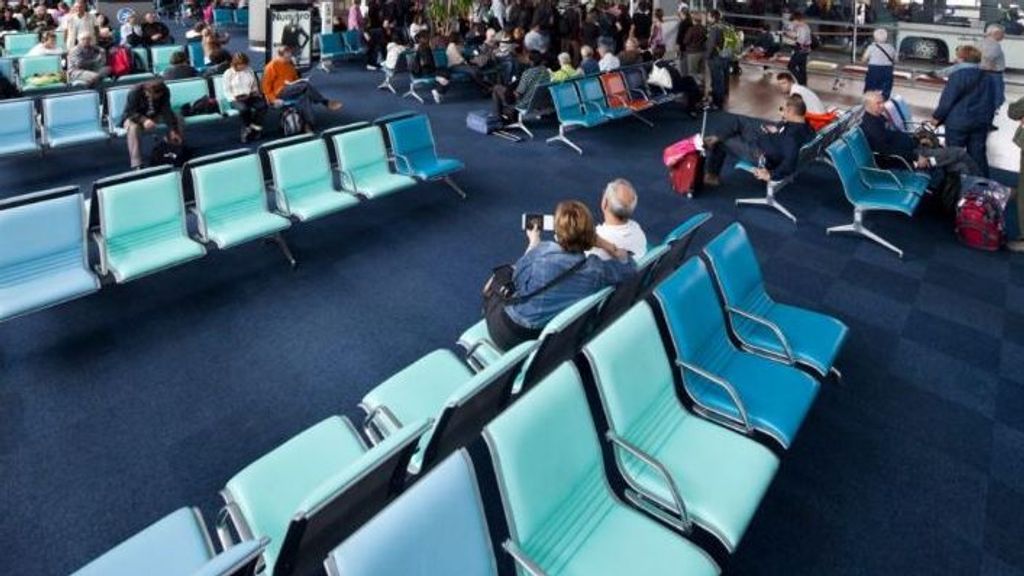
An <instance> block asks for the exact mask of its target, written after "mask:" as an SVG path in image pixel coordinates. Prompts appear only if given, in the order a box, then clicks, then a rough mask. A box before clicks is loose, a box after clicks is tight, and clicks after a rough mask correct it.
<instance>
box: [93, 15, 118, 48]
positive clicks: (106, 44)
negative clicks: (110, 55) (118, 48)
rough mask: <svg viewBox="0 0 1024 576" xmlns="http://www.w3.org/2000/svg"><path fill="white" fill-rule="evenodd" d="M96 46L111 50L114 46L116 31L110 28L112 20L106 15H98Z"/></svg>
mask: <svg viewBox="0 0 1024 576" xmlns="http://www.w3.org/2000/svg"><path fill="white" fill-rule="evenodd" d="M96 45H97V46H99V47H100V48H103V49H104V50H109V49H110V47H112V46H113V45H114V29H113V28H111V27H110V19H109V18H107V17H106V15H104V14H97V15H96Z"/></svg>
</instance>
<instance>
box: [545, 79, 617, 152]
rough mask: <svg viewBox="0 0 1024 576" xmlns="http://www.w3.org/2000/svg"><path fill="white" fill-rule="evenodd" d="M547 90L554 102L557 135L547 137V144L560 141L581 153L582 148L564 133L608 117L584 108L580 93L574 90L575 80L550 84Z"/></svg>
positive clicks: (591, 124)
mask: <svg viewBox="0 0 1024 576" xmlns="http://www.w3.org/2000/svg"><path fill="white" fill-rule="evenodd" d="M548 90H549V91H550V92H551V99H552V100H553V101H554V103H555V114H556V115H557V116H558V135H557V136H552V137H551V138H548V139H547V142H548V144H550V143H552V142H561V143H563V144H565V145H566V146H568V147H570V148H572V149H573V150H575V151H576V152H577V153H579V154H583V149H582V148H580V147H579V146H577V145H576V144H575V143H573V142H572V141H571V140H569V138H567V137H566V135H565V133H566V132H567V131H568V130H570V129H572V128H576V127H583V128H591V127H593V126H598V125H600V124H604V123H605V122H607V121H608V117H607V116H605V115H604V114H601V113H600V112H599V111H597V110H585V109H584V107H583V103H582V102H581V101H580V95H579V94H578V93H577V92H576V83H575V82H562V83H559V84H550V85H549V86H548Z"/></svg>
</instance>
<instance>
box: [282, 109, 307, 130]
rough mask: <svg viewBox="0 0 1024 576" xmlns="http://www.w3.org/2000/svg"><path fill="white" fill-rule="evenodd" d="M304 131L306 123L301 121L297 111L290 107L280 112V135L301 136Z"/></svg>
mask: <svg viewBox="0 0 1024 576" xmlns="http://www.w3.org/2000/svg"><path fill="white" fill-rule="evenodd" d="M305 129H306V123H305V122H303V121H302V116H301V115H300V114H299V111H298V110H296V109H295V108H290V107H289V108H285V109H284V110H281V133H282V134H283V135H285V136H295V135H296V134H301V133H302V131H303V130H305Z"/></svg>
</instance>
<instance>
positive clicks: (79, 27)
mask: <svg viewBox="0 0 1024 576" xmlns="http://www.w3.org/2000/svg"><path fill="white" fill-rule="evenodd" d="M64 29H65V32H64V33H65V34H66V35H67V38H66V40H65V42H66V43H67V49H68V52H71V49H72V48H74V47H75V45H76V44H78V38H79V37H80V36H81V35H82V33H83V32H88V33H89V34H96V17H95V16H93V15H92V14H89V11H88V10H87V9H86V6H85V0H77V1H76V2H75V5H74V7H73V8H72V9H71V14H69V15H68V17H67V20H65V27H64Z"/></svg>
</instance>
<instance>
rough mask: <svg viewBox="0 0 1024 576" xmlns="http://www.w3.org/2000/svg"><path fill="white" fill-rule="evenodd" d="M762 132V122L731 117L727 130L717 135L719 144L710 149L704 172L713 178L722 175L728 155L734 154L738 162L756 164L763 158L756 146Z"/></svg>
mask: <svg viewBox="0 0 1024 576" xmlns="http://www.w3.org/2000/svg"><path fill="white" fill-rule="evenodd" d="M760 130H761V128H760V122H757V121H752V120H746V121H745V120H744V119H742V118H740V117H739V116H731V117H730V118H729V120H728V121H727V124H726V126H725V128H724V129H723V130H722V131H721V132H719V133H718V134H716V135H715V136H717V137H718V142H717V143H715V145H713V146H710V147H709V148H708V157H707V165H706V166H705V168H704V171H705V172H706V173H707V174H711V175H713V176H718V175H719V174H721V173H722V166H723V165H725V157H726V155H727V154H732V155H733V156H734V157H735V158H736V159H738V160H746V161H747V162H751V163H754V164H756V163H757V161H758V159H759V158H760V156H761V151H760V150H759V149H758V147H757V145H756V142H757V137H758V135H760Z"/></svg>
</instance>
